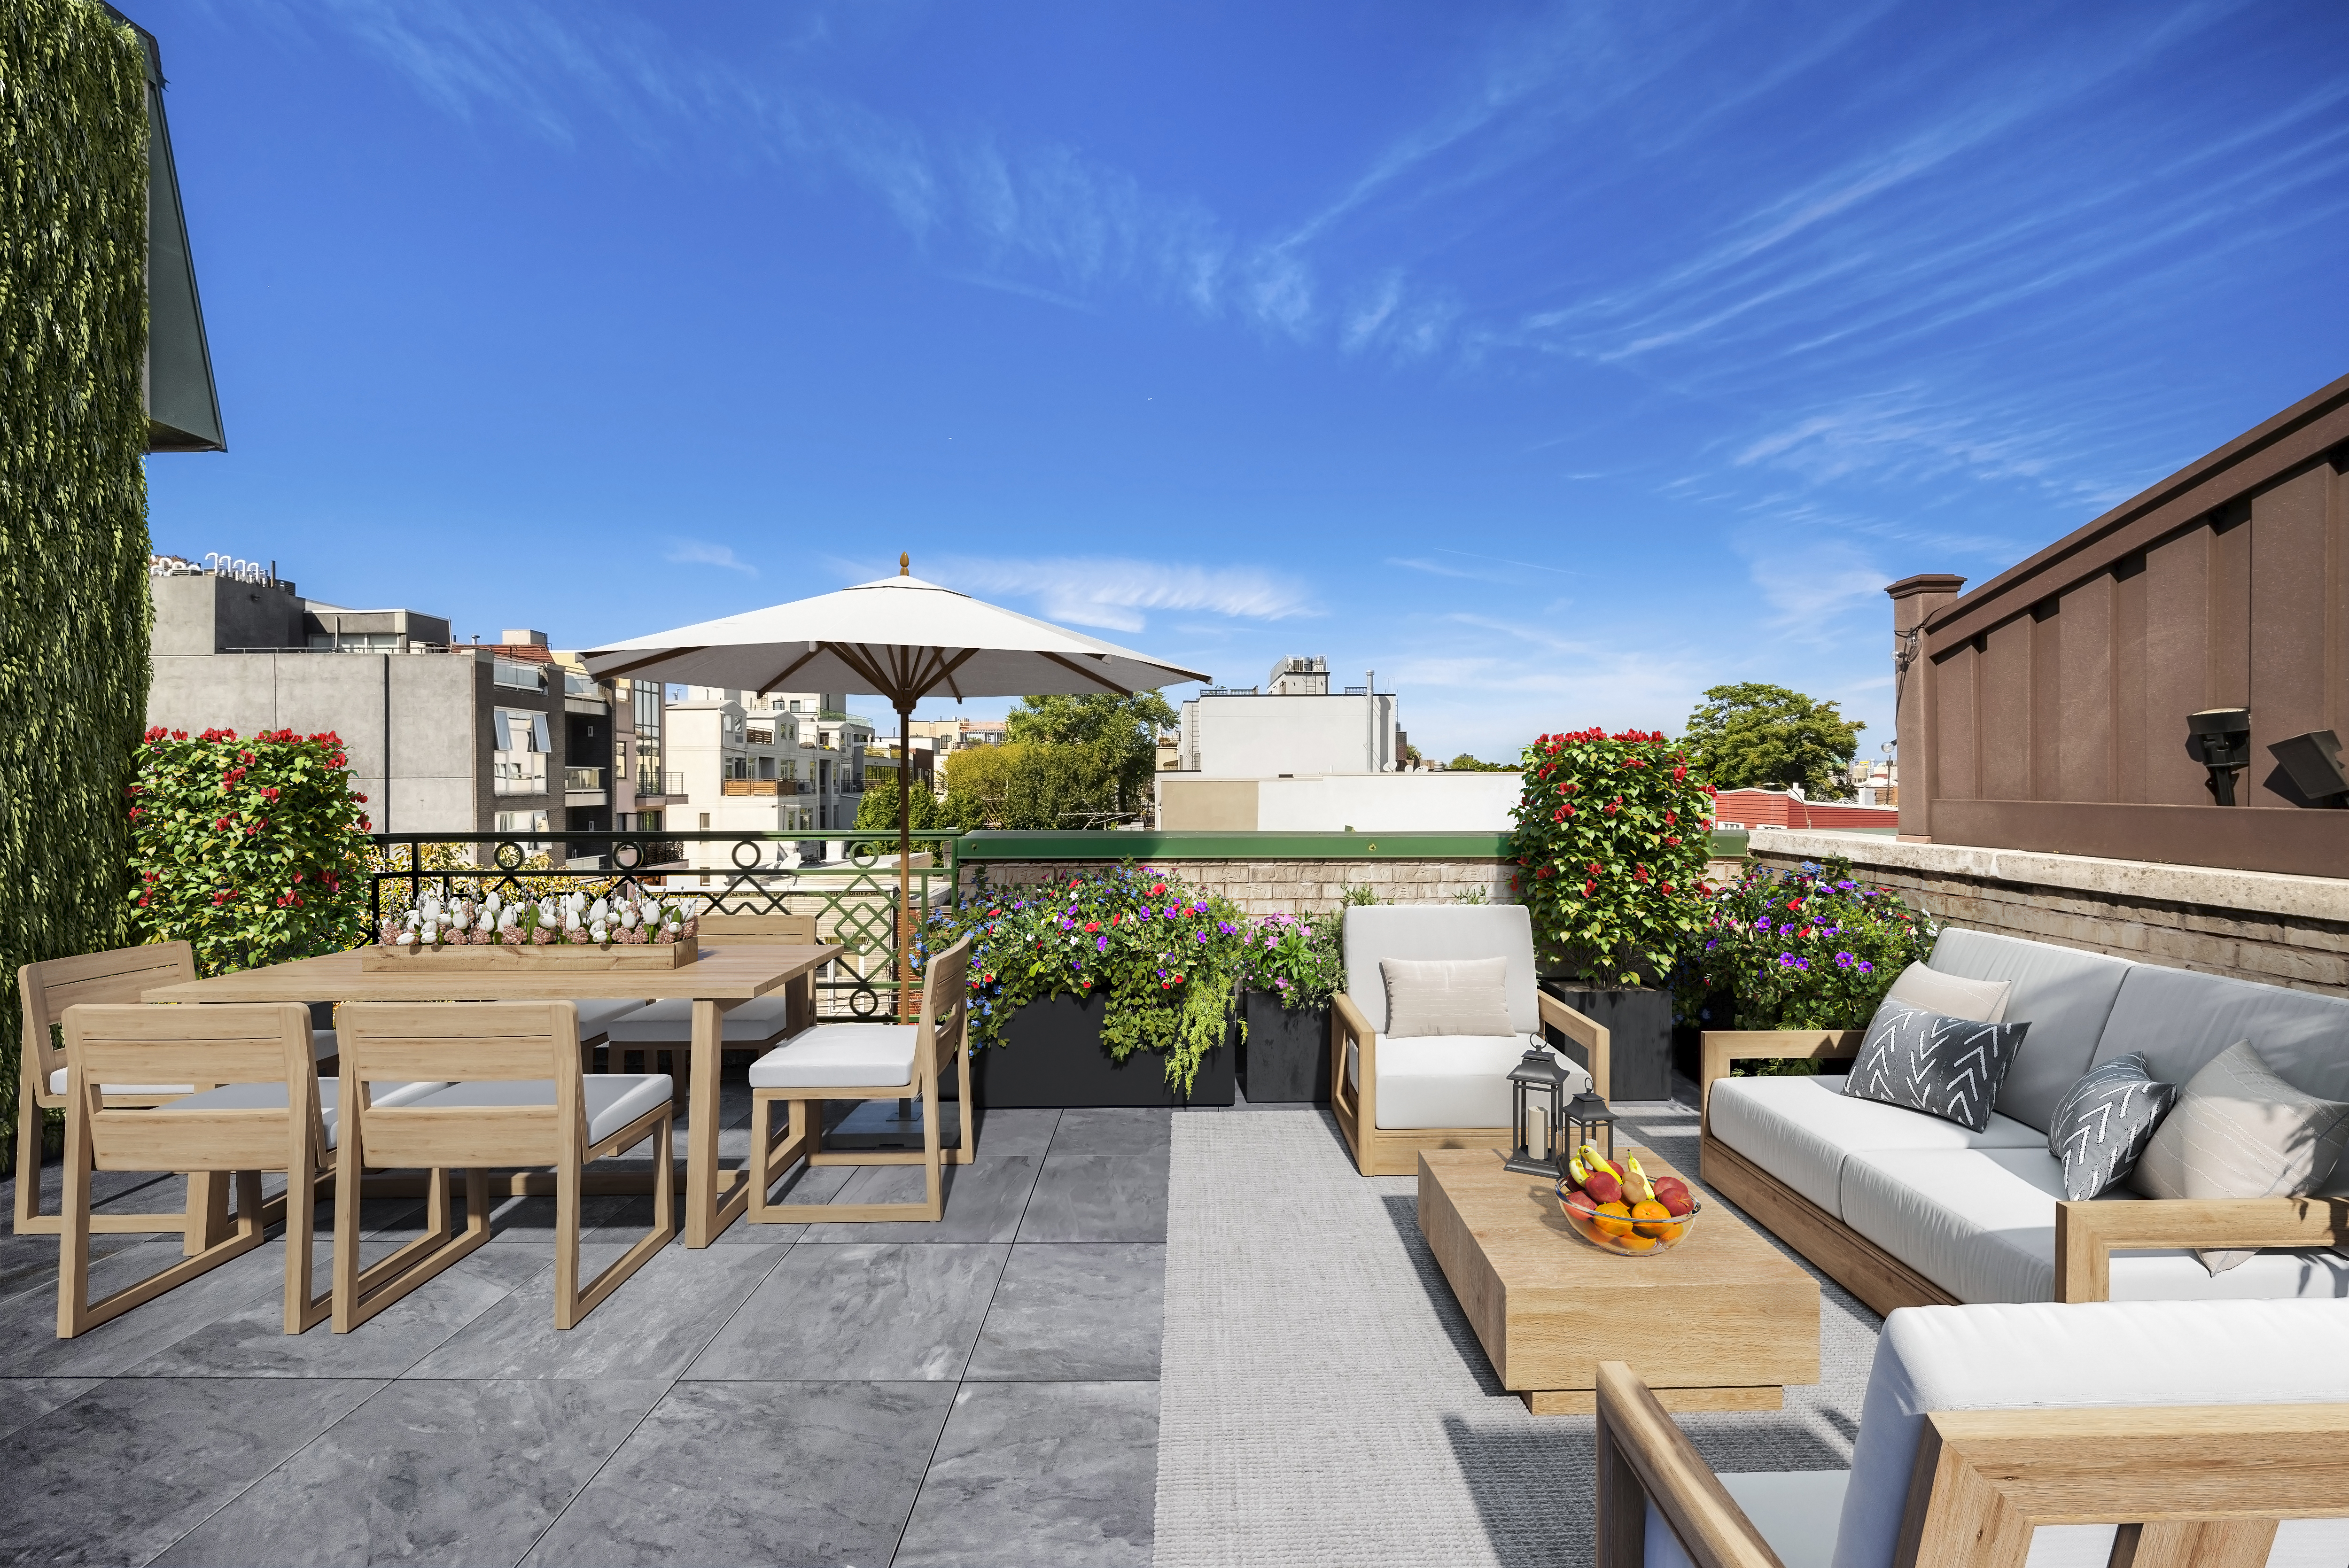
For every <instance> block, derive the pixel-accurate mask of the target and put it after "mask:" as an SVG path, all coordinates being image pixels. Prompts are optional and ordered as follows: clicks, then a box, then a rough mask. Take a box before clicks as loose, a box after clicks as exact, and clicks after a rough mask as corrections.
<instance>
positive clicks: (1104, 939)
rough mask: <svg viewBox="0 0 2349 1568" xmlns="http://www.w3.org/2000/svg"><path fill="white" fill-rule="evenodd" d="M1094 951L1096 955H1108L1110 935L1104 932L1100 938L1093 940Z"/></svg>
mask: <svg viewBox="0 0 2349 1568" xmlns="http://www.w3.org/2000/svg"><path fill="white" fill-rule="evenodd" d="M1093 951H1094V952H1095V953H1107V952H1108V951H1109V934H1108V933H1106V932H1104V933H1102V934H1101V935H1100V936H1098V937H1095V938H1094V939H1093Z"/></svg>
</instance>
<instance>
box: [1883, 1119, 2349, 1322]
mask: <svg viewBox="0 0 2349 1568" xmlns="http://www.w3.org/2000/svg"><path fill="white" fill-rule="evenodd" d="M2063 1196H2064V1164H2063V1161H2059V1160H2057V1159H2056V1158H2055V1157H2054V1155H2053V1154H2050V1153H2049V1152H2047V1149H2046V1146H2045V1145H2044V1144H2042V1145H2041V1146H2040V1147H2038V1148H2036V1149H1909V1150H1858V1151H1856V1152H1854V1153H1853V1155H1852V1156H1851V1158H1850V1159H1849V1160H1847V1161H1845V1163H1844V1168H1843V1219H1844V1222H1845V1223H1846V1224H1847V1225H1849V1226H1850V1227H1851V1228H1852V1229H1853V1230H1855V1231H1857V1232H1858V1233H1860V1234H1861V1235H1863V1236H1865V1237H1867V1238H1868V1240H1869V1241H1871V1242H1874V1243H1876V1244H1877V1245H1878V1246H1879V1247H1882V1248H1883V1249H1884V1250H1885V1251H1886V1252H1888V1253H1891V1254H1892V1255H1893V1256H1894V1257H1896V1258H1899V1260H1900V1261H1901V1262H1902V1263H1904V1264H1908V1265H1909V1267H1910V1268H1912V1269H1915V1270H1916V1271H1917V1272H1918V1273H1919V1274H1923V1275H1924V1276H1925V1277H1926V1278H1927V1279H1929V1280H1931V1281H1932V1282H1933V1283H1934V1284H1938V1285H1940V1287H1941V1288H1942V1289H1943V1290H1946V1291H1948V1292H1949V1293H1950V1294H1951V1295H1954V1296H1957V1297H1959V1298H1960V1299H1961V1300H1963V1301H1968V1302H2033V1301H2049V1300H2052V1299H2053V1298H2054V1294H2055V1205H2056V1203H2057V1202H2061V1201H2062V1199H2063ZM2097 1201H2098V1202H2138V1201H2139V1200H2138V1199H2137V1198H2136V1197H2135V1195H2134V1194H2130V1193H2127V1192H2115V1193H2111V1194H2108V1195H2107V1196H2106V1197H2104V1198H2101V1199H2099V1200H2097ZM2112 1294H2113V1299H2114V1300H2116V1301H2220V1300H2238V1301H2240V1300H2282V1299H2289V1298H2292V1297H2295V1296H2302V1297H2340V1296H2349V1258H2344V1257H2342V1256H2340V1255H2339V1254H2337V1253H2327V1252H2312V1253H2291V1252H2262V1253H2253V1254H2252V1255H2251V1258H2250V1260H2249V1261H2247V1262H2246V1263H2244V1264H2243V1265H2242V1266H2241V1267H2240V1268H2237V1269H2233V1270H2230V1271H2229V1272H2227V1273H2225V1274H2219V1275H2217V1276H2215V1277H2214V1276H2213V1275H2212V1274H2210V1272H2209V1270H2207V1269H2205V1268H2204V1267H2203V1266H2202V1265H2201V1264H2199V1263H2198V1262H2196V1261H2195V1258H2194V1255H2193V1254H2192V1253H2188V1252H2182V1251H2176V1252H2145V1253H2115V1254H2114V1255H2113V1260H2112Z"/></svg>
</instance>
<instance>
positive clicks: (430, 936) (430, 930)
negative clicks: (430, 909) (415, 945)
mask: <svg viewBox="0 0 2349 1568" xmlns="http://www.w3.org/2000/svg"><path fill="white" fill-rule="evenodd" d="M422 941H423V943H424V945H425V946H427V947H429V946H431V945H432V944H434V943H436V942H439V941H440V927H439V926H437V925H435V924H434V923H432V922H430V921H429V920H428V921H426V922H425V923H424V931H423V936H422Z"/></svg>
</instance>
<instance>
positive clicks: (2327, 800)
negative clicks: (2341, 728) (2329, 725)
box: [2268, 729, 2349, 808]
mask: <svg viewBox="0 0 2349 1568" xmlns="http://www.w3.org/2000/svg"><path fill="white" fill-rule="evenodd" d="M2268 751H2269V753H2270V755H2271V756H2273V757H2274V758H2275V759H2276V760H2277V761H2278V762H2279V763H2281V764H2282V766H2283V770H2284V773H2285V774H2286V775H2287V776H2288V777H2289V778H2290V779H2292V783H2293V784H2294V785H2295V786H2296V787H2297V788H2298V789H2299V790H2300V792H2301V793H2302V795H2305V796H2307V797H2308V802H2309V804H2310V805H2312V806H2331V807H2335V808H2339V807H2349V774H2344V773H2343V772H2342V770H2341V738H2340V737H2338V736H2336V735H2334V734H2333V732H2332V731H2331V730H2329V729H2312V730H2310V731H2309V732H2308V733H2307V734H2305V735H2295V736H2293V737H2292V738H2291V739H2289V740H2279V741H2277V742H2276V743H2275V744H2274V745H2273V746H2271V747H2269V748H2268Z"/></svg>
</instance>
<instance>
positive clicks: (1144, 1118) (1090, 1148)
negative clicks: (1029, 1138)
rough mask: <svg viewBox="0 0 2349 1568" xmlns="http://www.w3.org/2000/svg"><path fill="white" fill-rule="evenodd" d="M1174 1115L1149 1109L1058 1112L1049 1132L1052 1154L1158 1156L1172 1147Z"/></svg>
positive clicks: (1160, 1110)
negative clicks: (1056, 1124) (1058, 1116)
mask: <svg viewBox="0 0 2349 1568" xmlns="http://www.w3.org/2000/svg"><path fill="white" fill-rule="evenodd" d="M1173 1147H1174V1112H1173V1111H1171V1110H1163V1109H1154V1108H1149V1107H1140V1108H1132V1109H1129V1108H1126V1107H1123V1106H1112V1107H1103V1108H1098V1109H1071V1110H1064V1111H1062V1112H1061V1123H1060V1125H1059V1126H1058V1127H1056V1128H1054V1129H1053V1130H1052V1147H1051V1149H1050V1152H1051V1153H1054V1154H1117V1155H1136V1154H1157V1155H1164V1154H1165V1153H1166V1151H1167V1150H1170V1149H1172V1148H1173Z"/></svg>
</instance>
